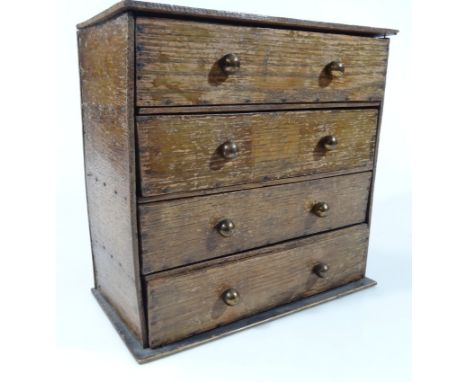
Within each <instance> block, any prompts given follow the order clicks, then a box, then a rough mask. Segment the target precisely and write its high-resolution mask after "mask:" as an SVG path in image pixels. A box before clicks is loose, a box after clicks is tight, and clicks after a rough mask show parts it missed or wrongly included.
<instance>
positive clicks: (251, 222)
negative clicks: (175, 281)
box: [139, 172, 371, 274]
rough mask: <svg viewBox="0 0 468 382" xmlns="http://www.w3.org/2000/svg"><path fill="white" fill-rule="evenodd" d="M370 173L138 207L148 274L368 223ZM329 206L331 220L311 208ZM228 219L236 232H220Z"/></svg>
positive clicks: (143, 259)
mask: <svg viewBox="0 0 468 382" xmlns="http://www.w3.org/2000/svg"><path fill="white" fill-rule="evenodd" d="M370 179H371V173H370V172H366V173H360V174H353V175H344V176H338V177H332V178H326V179H319V180H314V181H309V182H301V183H293V184H285V185H281V186H272V187H264V188H258V189H254V190H247V191H240V192H229V193H225V194H218V195H211V196H205V197H199V198H188V199H182V200H174V201H170V202H160V203H149V204H143V205H140V206H139V217H140V240H141V256H142V269H143V273H145V274H148V273H151V272H156V271H161V270H164V269H169V268H173V267H178V266H182V265H187V264H190V263H195V262H198V261H202V260H206V259H210V258H214V257H218V256H224V255H227V254H232V253H235V252H239V251H244V250H247V249H251V248H256V247H260V246H263V245H268V244H273V243H277V242H280V241H283V240H287V239H292V238H296V237H301V236H305V235H309V234H313V233H317V232H322V231H327V230H330V229H335V228H339V227H344V226H347V225H351V224H357V223H362V222H364V221H365V219H366V210H367V199H368V195H369V186H370ZM318 202H326V203H327V204H328V205H329V206H330V212H329V215H328V216H326V217H318V216H317V215H315V214H313V213H312V212H311V209H312V206H313V205H314V204H316V203H318ZM223 219H230V220H232V221H233V222H234V225H235V229H234V233H233V235H232V236H230V237H224V236H221V235H220V234H219V233H218V231H217V225H218V223H219V222H220V221H221V220H223Z"/></svg>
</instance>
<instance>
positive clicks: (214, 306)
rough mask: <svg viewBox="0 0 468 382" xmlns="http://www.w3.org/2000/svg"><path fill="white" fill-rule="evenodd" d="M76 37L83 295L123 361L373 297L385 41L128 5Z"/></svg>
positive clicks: (332, 29)
mask: <svg viewBox="0 0 468 382" xmlns="http://www.w3.org/2000/svg"><path fill="white" fill-rule="evenodd" d="M78 28H79V31H78V44H79V61H80V62H79V64H80V77H81V95H82V115H83V140H84V155H85V169H86V189H87V200H88V215H89V225H90V232H91V244H92V253H93V264H94V277H95V287H94V289H93V293H94V295H95V296H96V298H97V300H98V301H99V303H100V304H101V306H102V307H103V309H104V311H105V312H106V313H107V315H108V316H109V318H110V319H111V321H112V323H113V324H114V326H115V327H116V329H117V330H118V332H119V334H120V335H121V336H122V338H123V339H124V341H125V343H126V344H127V346H128V347H129V349H130V350H131V351H132V353H133V355H134V356H135V358H136V359H137V361H139V362H146V361H149V360H152V359H156V358H159V357H162V356H164V355H167V354H170V353H173V352H176V351H179V350H183V349H186V348H189V347H192V346H195V345H197V344H200V343H203V342H206V341H209V340H211V339H214V338H217V337H220V336H224V335H227V334H229V333H232V332H236V331H238V330H240V329H243V328H247V327H250V326H252V325H255V324H259V323H262V322H265V321H268V320H271V319H273V318H275V317H280V316H283V315H285V314H288V313H291V312H295V311H298V310H301V309H303V308H305V307H309V306H313V305H316V304H318V303H321V302H325V301H328V300H331V299H334V298H336V297H339V296H343V295H346V294H349V293H351V292H354V291H358V290H361V289H363V288H366V287H369V286H372V285H374V284H375V282H374V281H372V280H370V279H368V278H366V277H365V269H366V258H367V248H368V237H369V224H370V217H371V216H370V215H371V203H372V190H373V181H374V174H375V164H376V156H377V141H378V136H379V125H380V120H381V116H382V105H383V96H384V88H385V75H386V68H387V58H388V47H389V40H388V38H387V36H388V35H392V34H395V33H397V31H395V30H390V29H378V28H369V27H359V26H350V25H341V24H328V23H320V22H310V21H302V20H291V19H285V18H277V17H262V16H255V15H247V14H234V13H226V12H217V11H210V10H200V9H193V8H185V7H176V6H168V5H160V4H152V3H143V2H137V1H123V2H121V3H118V4H116V5H115V6H113V7H111V8H109V9H108V10H106V11H104V12H103V13H101V14H99V15H97V16H96V17H94V18H92V19H90V20H89V21H87V22H84V23H82V24H80V25H78Z"/></svg>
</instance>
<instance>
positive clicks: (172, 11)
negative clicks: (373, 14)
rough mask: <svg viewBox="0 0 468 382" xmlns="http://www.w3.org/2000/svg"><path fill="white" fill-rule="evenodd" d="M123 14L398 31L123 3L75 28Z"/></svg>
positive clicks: (380, 33) (365, 32)
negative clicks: (132, 13) (133, 13)
mask: <svg viewBox="0 0 468 382" xmlns="http://www.w3.org/2000/svg"><path fill="white" fill-rule="evenodd" d="M124 12H135V13H137V14H146V15H159V16H164V17H182V18H193V19H198V20H203V21H215V22H216V21H217V22H227V23H229V22H235V23H238V24H244V25H256V26H263V27H273V28H274V27H276V28H289V29H298V30H310V31H318V32H329V33H340V34H350V35H357V36H366V37H386V36H391V35H395V34H397V33H398V30H396V29H387V28H373V27H367V26H358V25H347V24H334V23H326V22H320V21H307V20H297V19H290V18H285V17H271V16H260V15H253V14H248V13H234V12H225V11H215V10H211V9H201V8H191V7H183V6H177V5H168V4H157V3H148V2H143V1H132V0H125V1H121V2H119V3H117V4H114V5H113V6H111V7H110V8H108V9H106V10H105V11H103V12H101V13H99V14H97V15H96V16H94V17H92V18H90V19H89V20H87V21H84V22H82V23H80V24H78V25H77V28H78V29H82V28H86V27H89V26H92V25H95V24H98V23H101V22H103V21H106V20H108V19H110V18H112V17H115V16H117V15H119V14H121V13H124Z"/></svg>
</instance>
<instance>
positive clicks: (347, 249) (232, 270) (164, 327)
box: [147, 224, 368, 347]
mask: <svg viewBox="0 0 468 382" xmlns="http://www.w3.org/2000/svg"><path fill="white" fill-rule="evenodd" d="M367 243H368V229H367V225H365V224H363V225H359V226H354V227H351V228H347V229H343V230H339V231H333V232H329V233H325V234H319V235H314V236H311V237H309V238H306V239H301V240H298V241H295V242H287V243H285V244H280V245H277V246H273V247H267V248H264V249H260V250H254V251H251V252H250V253H247V254H245V253H244V254H242V255H240V256H239V255H237V256H238V257H237V258H236V257H234V258H233V259H231V260H226V261H224V262H221V263H220V262H218V263H215V264H210V263H209V262H208V263H207V264H205V265H202V266H199V267H198V269H193V270H191V271H184V270H180V271H179V272H178V273H176V274H174V273H170V274H168V275H167V276H166V277H165V276H164V273H161V274H160V276H159V277H158V276H156V277H152V278H151V279H149V281H148V283H147V296H148V328H149V339H150V346H152V347H155V346H158V345H163V344H166V343H169V342H173V341H176V340H178V339H181V338H184V337H187V336H189V335H192V334H195V333H200V332H203V331H206V330H208V329H212V328H214V327H216V326H219V325H223V324H227V323H229V322H232V321H235V320H238V319H240V318H242V317H246V316H249V315H252V314H254V313H258V312H261V311H263V310H266V309H268V308H272V307H274V306H277V305H281V304H286V303H288V302H291V301H293V300H297V299H299V298H302V297H306V296H311V295H313V294H316V293H319V292H322V291H325V290H327V289H330V288H334V287H338V286H341V285H344V284H347V283H349V282H352V281H355V280H358V279H361V278H362V277H363V276H364V269H365V258H366V253H367ZM318 263H325V264H327V265H328V266H329V271H328V272H327V274H326V276H325V277H324V278H320V277H318V276H317V275H316V274H315V273H314V272H313V268H314V266H315V265H316V264H318ZM229 288H235V289H236V290H237V291H238V292H239V294H240V302H239V304H238V305H235V306H228V305H226V304H225V303H224V301H223V300H222V295H223V292H224V291H225V290H227V289H229Z"/></svg>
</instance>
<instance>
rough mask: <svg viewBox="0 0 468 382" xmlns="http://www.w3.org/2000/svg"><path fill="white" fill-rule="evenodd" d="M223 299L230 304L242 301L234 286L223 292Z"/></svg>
mask: <svg viewBox="0 0 468 382" xmlns="http://www.w3.org/2000/svg"><path fill="white" fill-rule="evenodd" d="M223 300H224V302H225V303H226V304H227V305H229V306H234V305H237V304H238V303H239V301H240V294H239V292H238V291H237V290H236V289H234V288H229V289H228V290H226V291H225V292H224V293H223Z"/></svg>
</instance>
